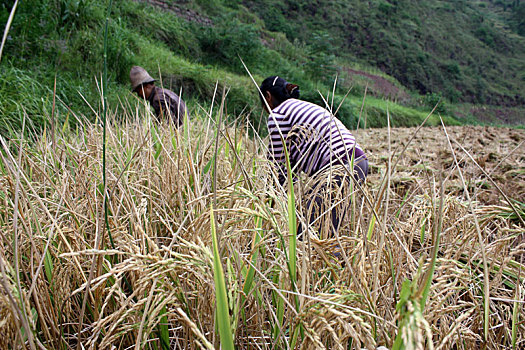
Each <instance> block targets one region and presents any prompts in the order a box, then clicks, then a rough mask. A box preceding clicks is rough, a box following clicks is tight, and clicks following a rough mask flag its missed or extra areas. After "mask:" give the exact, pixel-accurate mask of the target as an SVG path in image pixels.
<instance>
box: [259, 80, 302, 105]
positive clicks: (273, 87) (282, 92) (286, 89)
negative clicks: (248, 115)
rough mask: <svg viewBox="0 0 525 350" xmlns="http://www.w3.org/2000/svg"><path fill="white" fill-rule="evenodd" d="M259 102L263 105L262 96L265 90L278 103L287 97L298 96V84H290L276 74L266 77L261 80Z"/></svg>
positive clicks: (264, 94)
mask: <svg viewBox="0 0 525 350" xmlns="http://www.w3.org/2000/svg"><path fill="white" fill-rule="evenodd" d="M260 89H261V93H262V95H259V97H260V98H261V103H262V104H263V105H264V98H263V96H266V92H270V94H272V97H273V98H274V100H275V101H276V102H277V105H280V104H281V103H283V102H284V101H286V100H287V99H289V98H299V86H297V85H295V84H290V83H288V82H287V81H286V80H284V79H283V78H281V77H278V76H272V77H268V78H266V79H264V80H263V82H262V84H261V86H260Z"/></svg>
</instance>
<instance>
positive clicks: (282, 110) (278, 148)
mask: <svg viewBox="0 0 525 350" xmlns="http://www.w3.org/2000/svg"><path fill="white" fill-rule="evenodd" d="M268 132H269V134H270V141H269V145H268V158H269V159H270V160H272V161H273V162H275V163H276V165H278V167H279V170H280V174H279V182H280V183H281V184H283V183H284V181H285V180H286V159H285V154H284V147H283V140H284V141H285V143H286V147H287V149H288V154H289V155H290V166H291V168H292V172H294V173H298V172H299V171H304V172H305V173H307V174H308V175H313V174H315V173H317V172H318V171H320V170H322V169H323V168H325V167H327V166H329V165H330V164H332V165H335V164H342V165H344V164H349V163H350V160H351V158H352V153H353V152H355V154H354V158H358V157H361V156H364V152H363V150H362V149H361V147H360V146H359V145H358V144H357V142H356V140H355V138H354V136H353V135H352V134H351V133H350V131H348V129H347V128H346V127H345V126H344V125H343V123H341V122H340V121H339V120H338V119H337V118H335V117H334V116H333V115H332V114H331V113H330V112H329V111H327V110H326V109H324V108H322V107H320V106H318V105H315V104H313V103H310V102H306V101H301V100H296V99H288V100H286V101H284V102H283V103H281V104H280V105H279V106H278V107H276V108H274V109H273V110H272V113H270V115H269V117H268ZM281 136H282V138H281Z"/></svg>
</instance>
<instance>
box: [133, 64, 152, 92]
mask: <svg viewBox="0 0 525 350" xmlns="http://www.w3.org/2000/svg"><path fill="white" fill-rule="evenodd" d="M129 79H130V80H131V90H132V91H135V89H136V88H138V87H139V86H141V85H142V84H147V83H152V82H154V81H155V79H153V78H152V77H151V75H149V74H148V72H146V70H145V69H144V68H142V67H139V66H133V67H131V70H130V72H129Z"/></svg>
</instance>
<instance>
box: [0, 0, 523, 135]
mask: <svg viewBox="0 0 525 350" xmlns="http://www.w3.org/2000/svg"><path fill="white" fill-rule="evenodd" d="M157 3H163V4H164V5H165V7H166V8H161V7H159V6H157V7H155V6H153V5H151V4H148V3H146V1H136V2H133V1H132V2H118V3H117V4H114V6H113V9H112V13H111V17H110V21H109V28H108V30H109V36H108V39H109V41H108V76H109V81H110V85H109V91H107V98H108V101H109V103H110V104H111V105H113V106H119V104H120V103H119V102H122V104H121V105H120V107H119V108H130V106H133V105H134V103H135V102H134V101H135V99H134V98H133V97H131V95H130V93H129V89H128V84H129V83H128V72H129V68H130V67H131V66H132V65H134V64H139V65H142V66H144V67H145V68H146V69H148V70H149V71H150V72H151V73H152V74H153V75H154V76H159V77H162V83H163V84H164V85H165V86H168V87H172V88H173V90H175V91H177V92H179V91H180V89H182V91H183V96H184V98H185V99H189V100H191V101H193V103H190V107H191V106H193V109H197V108H199V107H198V105H197V104H204V105H206V104H207V103H209V101H210V100H211V97H212V95H213V92H214V90H215V84H216V83H217V82H218V83H219V89H221V88H222V87H223V86H226V87H227V88H228V89H230V90H229V94H228V98H227V101H226V105H227V112H228V113H229V114H239V113H240V112H241V111H242V112H243V115H244V117H243V118H248V120H250V121H251V123H252V124H254V125H256V126H257V128H258V129H259V130H261V131H263V130H264V127H263V126H264V122H263V120H261V109H260V103H259V99H258V97H257V94H256V90H255V87H254V86H253V84H252V83H251V81H250V80H249V79H248V78H247V74H246V72H245V71H244V68H243V67H242V64H241V62H240V59H239V57H241V58H242V59H243V60H244V62H245V63H246V65H247V66H248V67H249V69H250V70H251V71H252V73H253V74H254V75H255V77H256V79H257V80H259V81H260V80H261V79H262V78H264V77H265V76H267V75H269V74H277V75H282V76H285V77H287V79H288V80H290V81H294V82H297V83H299V84H300V86H301V91H302V96H304V98H305V99H308V100H311V101H313V102H317V103H320V104H324V102H323V99H322V98H321V96H320V95H319V92H318V91H320V92H321V93H322V94H323V96H324V97H325V98H326V97H327V96H328V95H330V96H328V97H329V98H328V99H329V100H330V101H331V99H332V97H331V92H332V90H333V83H334V77H335V75H336V74H337V75H338V79H337V87H336V90H335V94H336V95H335V96H334V101H335V102H336V104H337V103H340V102H341V101H343V96H344V95H345V94H346V93H347V91H348V90H350V95H349V97H348V98H347V99H346V100H345V102H344V103H343V104H342V105H341V108H340V109H339V114H338V116H339V118H340V119H341V120H343V121H344V122H345V124H346V125H348V126H350V127H352V128H354V127H356V126H357V122H358V120H359V118H360V117H361V118H363V120H364V119H365V118H366V120H367V124H366V126H367V127H370V126H372V127H373V126H386V114H387V109H388V111H389V112H390V114H391V116H392V118H393V125H399V126H401V125H406V126H410V125H417V124H418V123H419V122H420V121H421V120H422V119H423V118H424V116H425V115H426V113H428V111H429V110H430V109H431V108H432V107H433V105H432V103H434V102H437V100H436V99H435V98H434V96H439V97H441V96H442V97H443V98H442V100H441V101H442V102H441V103H445V104H446V106H447V108H438V112H440V113H442V114H446V115H449V116H454V114H455V105H454V104H453V103H450V102H447V100H448V101H452V102H453V101H457V100H467V101H477V102H494V101H490V98H493V97H494V96H500V97H501V98H502V100H501V101H503V102H505V101H507V102H508V101H510V100H509V99H508V98H507V97H508V96H510V95H511V94H513V96H514V95H515V96H517V98H522V95H523V94H522V92H521V90H520V89H521V88H522V86H523V84H521V85H520V84H518V83H517V81H518V82H522V80H521V79H522V78H523V77H520V76H519V75H520V74H521V73H519V72H522V71H523V69H522V68H523V61H522V60H520V59H519V57H521V56H520V55H521V53H522V49H521V48H520V46H519V45H517V44H516V43H517V42H519V40H520V39H519V38H520V37H518V36H517V35H515V36H514V37H507V36H505V35H503V34H501V33H499V32H498V33H499V34H498V35H495V34H494V33H493V31H497V28H496V29H494V28H492V27H487V28H488V29H487V28H485V27H483V26H481V27H478V29H476V30H477V32H476V33H477V35H478V36H480V37H483V38H485V39H487V40H489V39H488V38H489V36H490V37H491V38H492V37H494V38H496V37H497V38H500V39H501V38H503V39H501V40H504V41H505V43H506V45H507V44H508V45H507V46H508V47H509V48H511V50H510V53H509V57H508V59H507V58H505V59H504V58H503V57H502V56H494V55H493V54H490V55H487V54H486V53H485V52H483V51H480V52H479V55H478V54H476V53H473V52H472V53H469V55H468V57H470V58H469V59H468V60H467V61H461V62H463V63H461V62H460V61H457V60H454V59H447V60H443V59H442V57H441V56H442V52H444V51H446V50H450V49H451V48H450V46H446V47H443V48H442V50H441V51H435V52H433V53H432V55H430V56H429V54H428V53H425V54H423V53H422V52H423V51H421V50H423V49H424V48H423V47H419V46H418V50H419V51H418V50H416V49H415V48H414V47H412V46H410V47H403V46H406V45H408V44H410V45H419V44H417V43H416V41H414V40H409V35H410V33H409V32H407V33H405V34H403V35H398V34H399V33H397V32H396V31H398V30H401V28H404V29H403V30H408V29H410V28H413V29H412V30H413V31H418V30H419V31H421V30H420V29H417V28H419V27H420V25H421V23H419V22H418V21H416V19H417V18H418V17H417V16H423V14H421V13H419V12H417V11H423V10H424V9H427V10H429V9H432V11H434V10H435V11H437V12H436V13H435V14H434V15H432V16H428V14H426V15H425V16H423V17H424V18H427V17H428V18H429V19H428V20H427V21H426V22H425V25H426V26H427V27H428V28H433V30H432V31H430V34H432V36H431V37H428V38H427V37H425V38H426V39H425V40H427V41H428V40H431V39H432V40H436V43H440V42H444V41H443V40H441V41H437V38H436V35H438V34H439V33H442V32H443V31H441V32H440V31H439V29H440V28H438V27H436V28H434V27H432V26H431V24H432V23H434V22H436V23H437V22H439V21H443V24H442V25H443V26H446V25H447V24H446V23H447V21H452V20H454V21H455V20H457V18H456V17H457V16H458V15H459V14H460V12H459V10H458V9H457V8H456V7H457V6H459V5H454V6H456V7H453V8H449V7H450V6H449V5H447V6H448V7H443V6H445V5H444V2H438V3H439V4H441V5H433V7H428V6H425V4H422V5H414V6H407V5H406V4H404V2H403V1H400V2H399V3H397V2H396V3H392V4H390V3H386V2H377V3H376V2H371V3H370V4H371V5H370V6H365V5H364V3H359V2H358V3H355V4H350V3H348V2H337V1H336V2H326V3H325V1H318V4H316V7H315V8H314V7H312V6H313V5H309V3H306V2H305V3H304V4H303V3H302V2H294V4H292V3H284V2H283V3H282V2H276V1H271V0H267V1H263V2H257V3H255V2H253V3H252V2H250V1H225V0H224V1H219V0H215V1H212V2H209V1H183V2H174V1H168V0H163V1H159V2H157ZM458 3H459V2H458ZM13 4H14V1H13V0H9V1H5V2H3V3H2V5H0V23H5V21H6V20H7V17H8V16H9V12H10V10H11V8H12V5H13ZM106 6H107V4H106V3H105V2H104V1H101V0H57V1H51V2H49V1H44V0H35V1H31V2H29V1H21V2H20V3H19V6H18V9H17V12H16V14H15V17H14V21H13V25H12V27H11V30H10V32H9V35H8V38H7V42H6V46H5V49H4V57H3V58H2V62H1V64H0V74H1V76H2V79H1V81H0V94H1V95H2V99H1V101H0V132H1V133H2V134H3V135H8V134H9V133H11V132H12V131H16V130H20V128H21V125H22V120H23V116H24V114H25V115H26V116H27V117H28V118H27V120H28V125H29V126H30V130H31V129H35V130H42V129H43V128H44V127H46V126H47V127H49V126H50V120H51V119H52V118H55V117H56V119H57V120H59V121H60V122H61V123H63V122H64V121H65V120H66V119H68V120H69V121H70V122H76V121H77V120H78V119H82V118H83V117H85V118H87V119H88V120H91V121H94V120H96V118H97V117H98V116H100V114H101V110H102V104H101V101H100V98H99V90H100V84H101V73H102V63H103V24H104V21H105V10H106ZM440 6H441V7H440ZM464 6H465V7H466V9H465V11H467V14H468V16H470V17H472V16H474V15H473V13H474V12H472V11H474V10H473V8H472V6H470V5H464ZM401 7H402V8H403V9H404V10H403V11H401V12H402V13H398V12H399V11H398V10H396V9H398V8H401ZM478 7H479V8H480V9H481V8H482V7H480V6H478ZM385 11H386V12H389V14H388V16H381V13H383V12H385ZM407 11H408V12H407ZM429 11H430V10H429ZM469 11H471V12H469ZM480 11H481V10H480ZM440 13H443V15H442V16H441V15H438V14H440ZM445 14H448V15H447V16H445ZM350 15H351V16H350ZM345 16H350V17H348V20H345V21H342V18H345ZM356 16H357V17H356ZM468 16H467V17H468ZM398 17H402V18H404V19H403V20H398ZM423 17H421V18H423ZM470 17H468V18H470ZM498 18H499V17H498ZM505 18H507V17H505ZM508 18H509V23H510V22H511V17H508ZM360 21H364V22H360ZM385 21H386V22H385ZM410 21H412V22H413V23H412V22H410ZM487 21H488V19H487ZM467 22H468V21H467ZM323 23H331V24H330V26H323V25H322V24H323ZM345 23H351V26H350V27H348V26H347V25H346V24H345ZM410 23H412V25H408V24H410ZM418 23H419V24H418ZM512 23H514V22H512ZM416 24H417V26H416ZM363 28H366V30H363ZM463 29H464V28H462V27H458V29H457V30H458V31H462V32H465V33H467V34H468V33H470V32H471V31H465V30H463ZM426 32H427V31H425V33H426ZM344 33H346V34H348V37H344V35H346V34H344ZM376 34H377V35H376ZM430 34H428V35H430ZM467 34H465V35H467ZM493 34H494V35H493ZM425 35H427V34H425ZM450 37H455V36H453V35H450ZM367 38H368V39H367ZM466 38H467V36H464V37H463V39H464V41H463V42H461V43H455V44H454V45H456V46H457V47H458V50H460V49H461V50H467V49H468V50H470V48H471V47H473V46H472V45H470V42H469V41H467V40H466ZM468 38H471V37H470V36H468ZM463 39H462V40H463ZM485 39H484V40H485ZM500 39H498V40H500ZM349 40H350V41H349ZM401 40H404V42H405V43H406V44H401V43H400V41H401ZM425 40H422V41H421V43H424V42H426V41H425ZM458 40H459V39H458ZM445 41H446V42H448V43H449V44H450V45H452V44H451V40H450V38H446V40H445ZM357 42H362V45H361V44H360V45H357V44H356V43H357ZM497 43H499V41H497ZM365 44H366V45H365ZM387 44H388V45H387ZM447 45H448V44H447ZM498 45H499V44H498ZM438 46H439V45H436V47H438ZM475 47H477V48H478V49H479V50H481V49H480V48H479V45H478V46H475ZM483 47H484V48H485V49H487V50H488V49H490V45H488V46H487V45H485V44H484V46H483ZM394 48H397V49H395V50H394ZM436 50H437V49H436ZM499 55H503V54H502V53H500V54H499ZM372 56H373V57H375V58H374V59H371V57H372ZM416 56H417V57H420V59H414V58H413V57H416ZM478 56H479V57H481V58H482V59H479V58H478ZM401 57H403V60H404V61H403V62H401V61H400V60H401ZM421 57H423V58H421ZM424 57H426V58H424ZM465 57H466V56H465ZM474 57H475V58H474ZM488 57H492V58H491V59H492V60H493V61H494V62H497V66H496V68H494V69H496V70H498V71H503V72H504V74H503V75H501V74H496V75H497V77H502V76H505V77H507V75H508V74H510V75H512V76H516V79H518V80H516V79H514V78H512V79H510V78H509V79H507V78H505V84H504V85H505V88H503V87H501V86H499V85H498V87H496V85H497V84H500V83H497V81H496V80H495V78H494V74H493V73H491V72H493V70H492V68H491V69H489V70H488V71H486V74H488V75H487V76H486V77H485V78H482V75H481V74H478V73H475V72H471V71H469V69H477V70H479V69H480V68H479V67H478V68H476V65H475V64H474V63H476V64H478V63H479V64H483V65H485V63H483V62H484V61H483V60H485V59H489V58H488ZM513 57H514V58H513ZM435 60H439V61H440V62H441V63H440V64H437V65H436V64H435V63H436V62H435ZM442 62H445V63H443V64H445V66H446V67H445V68H446V69H444V70H443V69H442V68H443V67H444V66H443V64H442ZM464 64H466V65H467V66H468V67H466V66H464ZM473 64H474V65H473ZM487 65H488V64H487ZM503 65H505V66H503ZM373 66H376V67H379V68H381V69H382V70H384V71H385V72H388V73H389V74H391V75H393V76H395V77H397V78H398V80H399V81H397V80H396V79H394V78H391V77H389V76H388V75H386V74H384V73H382V72H381V71H379V70H377V68H373ZM469 67H470V68H469ZM348 69H353V70H356V71H359V72H362V74H361V73H360V74H353V73H351V72H349V70H348ZM520 69H521V70H520ZM396 70H399V71H396ZM513 72H514V73H513ZM412 73H413V74H412ZM484 74H485V73H484ZM486 74H485V75H486ZM473 77H477V78H473ZM491 77H492V78H494V79H492V78H491ZM55 78H56V104H55V108H53V100H54V99H53V95H54V92H53V86H54V83H55ZM374 79H382V80H381V82H383V83H385V84H388V85H389V87H391V88H392V89H394V90H395V91H396V94H395V96H394V95H391V94H389V93H385V92H384V91H383V90H381V88H378V87H377V86H376V85H375V83H374V82H375V81H374ZM429 79H430V80H429ZM472 79H474V80H476V79H477V80H476V81H473V80H472ZM430 81H431V83H429V82H430ZM435 81H440V82H442V83H443V84H441V83H439V84H438V83H436V84H434V83H432V82H435ZM417 84H423V85H424V88H419V87H418V86H416V85H417ZM457 84H464V88H461V89H459V90H458V87H457V86H456V85H457ZM476 84H478V85H479V87H480V88H479V89H478V88H476ZM403 85H405V87H403ZM500 85H501V84H500ZM365 87H367V88H366V89H367V93H368V94H367V96H366V102H365V105H364V110H363V111H362V112H361V104H362V99H363V94H364V92H365ZM407 88H408V89H416V90H419V91H420V92H422V93H423V94H427V93H428V95H429V96H431V98H428V97H425V96H423V97H422V98H420V97H418V96H417V95H416V94H414V93H410V92H409V91H408V90H407ZM495 90H497V91H496V92H495ZM476 94H477V95H476ZM487 94H488V95H490V96H492V97H490V98H489V97H487V96H486V95H487ZM476 96H477V97H476ZM386 99H393V100H395V101H396V103H391V102H387V101H386ZM86 101H87V103H86ZM130 103H131V105H130ZM505 103H506V102H505ZM462 115H463V114H462ZM447 120H448V122H449V123H457V122H455V121H454V120H453V118H451V117H447ZM463 120H472V118H471V119H469V118H466V117H464V118H463ZM436 122H437V119H435V120H434V124H436ZM361 125H364V124H361Z"/></svg>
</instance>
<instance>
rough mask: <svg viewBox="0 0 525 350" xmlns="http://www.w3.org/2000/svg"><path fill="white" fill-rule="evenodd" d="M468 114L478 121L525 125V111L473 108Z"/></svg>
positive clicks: (485, 107) (487, 107)
mask: <svg viewBox="0 0 525 350" xmlns="http://www.w3.org/2000/svg"><path fill="white" fill-rule="evenodd" d="M469 112H470V114H472V115H473V116H474V117H476V118H477V119H478V120H480V121H485V122H497V123H501V124H509V125H525V110H523V109H517V108H506V107H498V106H473V107H471V108H470V111H469Z"/></svg>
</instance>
